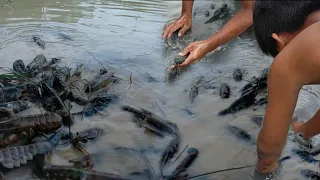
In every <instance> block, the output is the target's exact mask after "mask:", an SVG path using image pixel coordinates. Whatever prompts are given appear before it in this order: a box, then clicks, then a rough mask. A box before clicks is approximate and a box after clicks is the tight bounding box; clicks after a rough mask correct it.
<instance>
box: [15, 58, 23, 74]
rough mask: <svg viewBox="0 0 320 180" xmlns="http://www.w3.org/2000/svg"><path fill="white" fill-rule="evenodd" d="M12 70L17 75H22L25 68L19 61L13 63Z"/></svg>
mask: <svg viewBox="0 0 320 180" xmlns="http://www.w3.org/2000/svg"><path fill="white" fill-rule="evenodd" d="M13 70H14V71H15V72H17V73H24V72H25V71H26V66H25V64H24V62H23V61H22V60H21V59H18V60H16V61H14V63H13Z"/></svg>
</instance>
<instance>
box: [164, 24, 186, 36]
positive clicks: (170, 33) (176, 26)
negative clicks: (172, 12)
mask: <svg viewBox="0 0 320 180" xmlns="http://www.w3.org/2000/svg"><path fill="white" fill-rule="evenodd" d="M182 26H183V25H182V24H176V25H175V26H173V27H172V28H171V29H170V31H169V32H168V35H167V36H168V37H167V38H170V37H171V36H172V34H173V33H174V32H175V31H177V30H178V29H180V28H181V27H182Z"/></svg>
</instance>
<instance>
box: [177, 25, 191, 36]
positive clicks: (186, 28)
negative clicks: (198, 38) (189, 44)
mask: <svg viewBox="0 0 320 180" xmlns="http://www.w3.org/2000/svg"><path fill="white" fill-rule="evenodd" d="M188 29H189V27H187V26H186V25H185V26H183V28H182V29H180V31H179V34H178V36H182V35H184V33H185V32H186V31H187V30H188Z"/></svg>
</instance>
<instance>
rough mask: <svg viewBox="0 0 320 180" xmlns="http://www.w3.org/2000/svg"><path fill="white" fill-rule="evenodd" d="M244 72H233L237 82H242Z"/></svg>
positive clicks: (237, 69)
mask: <svg viewBox="0 0 320 180" xmlns="http://www.w3.org/2000/svg"><path fill="white" fill-rule="evenodd" d="M242 76H243V74H242V72H241V70H240V69H239V68H236V69H235V70H234V71H233V79H234V80H236V81H241V80H242Z"/></svg>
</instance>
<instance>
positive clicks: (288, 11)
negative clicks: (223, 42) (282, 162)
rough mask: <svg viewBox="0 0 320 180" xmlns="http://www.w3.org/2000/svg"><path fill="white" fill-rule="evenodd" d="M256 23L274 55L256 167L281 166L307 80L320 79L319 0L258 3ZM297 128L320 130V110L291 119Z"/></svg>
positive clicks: (307, 132)
mask: <svg viewBox="0 0 320 180" xmlns="http://www.w3.org/2000/svg"><path fill="white" fill-rule="evenodd" d="M253 26H254V30H255V36H256V39H257V41H258V43H259V46H260V48H261V50H262V51H263V52H264V53H265V54H267V55H272V56H273V57H275V58H274V60H273V62H272V64H271V66H270V72H269V76H268V105H267V108H266V112H265V118H264V122H263V127H262V129H261V131H260V133H259V136H258V140H257V154H258V162H257V165H256V170H257V171H258V172H260V173H269V172H272V171H274V170H276V169H277V167H278V163H277V161H278V159H279V157H280V155H281V152H282V150H283V148H284V145H285V143H286V138H287V134H288V130H289V126H290V123H291V120H292V115H293V112H294V109H295V105H296V102H297V99H298V94H299V91H300V89H301V88H302V86H303V85H308V84H317V83H320V51H319V47H320V1H309V0H301V1H298V0H297V1H292V0H282V1H265V0H256V1H255V3H254V13H253ZM292 126H293V129H294V131H295V132H296V133H301V134H302V135H303V136H304V138H311V137H312V136H314V135H317V134H319V133H320V111H318V112H317V113H316V115H315V116H314V117H313V118H311V119H310V120H309V121H308V122H307V123H305V124H301V123H299V122H294V123H292Z"/></svg>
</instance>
